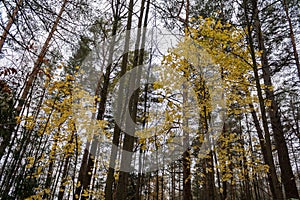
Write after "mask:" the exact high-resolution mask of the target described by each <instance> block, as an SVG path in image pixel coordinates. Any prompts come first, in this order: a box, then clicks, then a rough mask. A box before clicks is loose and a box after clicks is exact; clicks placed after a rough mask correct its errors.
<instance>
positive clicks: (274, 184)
mask: <svg viewBox="0 0 300 200" xmlns="http://www.w3.org/2000/svg"><path fill="white" fill-rule="evenodd" d="M243 4H244V5H243V6H244V12H245V13H244V14H245V19H246V23H247V31H248V43H249V46H250V53H251V59H252V62H253V66H252V67H253V72H254V76H255V85H256V89H257V96H258V99H259V105H260V110H261V115H262V122H263V128H264V132H265V142H266V144H265V149H266V150H265V151H266V152H265V154H266V158H265V159H266V160H265V163H266V164H267V165H268V166H269V173H270V174H269V175H268V179H269V184H270V188H271V192H272V195H273V198H274V199H283V194H282V189H281V185H280V183H279V181H278V178H277V174H276V168H275V165H274V159H273V155H272V149H271V138H270V131H269V126H268V120H267V115H266V108H265V103H264V99H263V94H262V89H261V85H260V81H259V75H258V67H257V61H256V56H255V49H254V43H253V38H252V31H251V26H252V24H251V23H250V20H249V16H248V12H249V10H248V5H247V1H246V0H244V1H243ZM252 116H253V115H252ZM256 128H257V130H258V131H259V129H258V128H259V127H258V126H256ZM260 142H261V141H260ZM263 146H264V145H263ZM263 146H262V150H264V148H263Z"/></svg>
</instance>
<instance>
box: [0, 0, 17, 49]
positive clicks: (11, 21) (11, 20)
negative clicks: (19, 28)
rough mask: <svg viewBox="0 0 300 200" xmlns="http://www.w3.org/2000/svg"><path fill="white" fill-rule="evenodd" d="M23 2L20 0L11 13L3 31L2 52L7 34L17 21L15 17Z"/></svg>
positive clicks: (0, 45)
mask: <svg viewBox="0 0 300 200" xmlns="http://www.w3.org/2000/svg"><path fill="white" fill-rule="evenodd" d="M22 3H23V0H19V1H18V2H17V4H16V7H15V9H14V11H13V13H12V14H11V15H9V20H8V22H7V24H6V27H5V30H4V31H3V33H2V36H1V39H0V52H2V48H3V45H4V43H5V40H6V38H7V35H8V33H9V30H10V28H11V26H12V25H13V23H14V21H15V18H16V16H17V14H18V12H19V9H20V7H21V5H22Z"/></svg>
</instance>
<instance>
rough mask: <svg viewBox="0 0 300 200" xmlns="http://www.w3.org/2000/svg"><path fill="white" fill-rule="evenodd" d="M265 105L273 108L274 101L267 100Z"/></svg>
mask: <svg viewBox="0 0 300 200" xmlns="http://www.w3.org/2000/svg"><path fill="white" fill-rule="evenodd" d="M265 105H266V106H267V107H271V105H272V100H268V99H267V100H265Z"/></svg>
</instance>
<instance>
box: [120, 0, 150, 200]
mask: <svg viewBox="0 0 300 200" xmlns="http://www.w3.org/2000/svg"><path fill="white" fill-rule="evenodd" d="M149 3H150V0H148V3H147V9H146V13H145V19H144V26H143V27H144V29H143V34H142V32H141V31H142V30H141V28H142V24H143V16H144V9H145V8H144V7H145V0H142V1H141V10H140V16H139V21H138V32H137V40H136V44H135V51H134V60H133V67H136V66H138V65H142V64H143V63H144V46H145V39H146V27H147V22H148V13H149V8H150V4H149ZM130 9H131V7H130V6H129V10H130ZM132 9H133V5H132ZM131 17H132V16H131ZM128 22H129V15H128ZM130 27H131V21H130ZM127 28H128V26H127ZM127 30H128V29H127ZM141 34H142V35H141ZM140 78H141V71H140V69H139V70H138V71H137V73H136V74H134V73H133V75H132V76H131V77H130V82H129V87H130V88H135V86H136V85H140ZM138 98H139V89H137V90H136V91H135V92H134V93H133V97H132V100H131V101H129V111H130V115H131V117H132V121H133V122H134V123H136V118H137V105H138ZM125 120H126V121H127V120H131V119H127V118H126V119H125ZM127 124H129V123H127V122H126V124H125V125H126V126H127ZM129 126H130V125H129ZM129 130H130V133H131V134H134V132H135V130H134V127H132V126H130V127H129ZM134 141H135V138H134V136H133V135H129V134H127V133H125V136H124V142H123V151H122V158H121V172H120V176H119V181H118V187H117V194H116V197H117V199H124V198H126V195H124V194H127V186H128V177H129V172H126V171H122V169H125V168H129V167H130V164H131V159H132V158H131V154H130V153H131V152H132V151H133V146H134ZM128 152H130V153H129V154H130V155H128Z"/></svg>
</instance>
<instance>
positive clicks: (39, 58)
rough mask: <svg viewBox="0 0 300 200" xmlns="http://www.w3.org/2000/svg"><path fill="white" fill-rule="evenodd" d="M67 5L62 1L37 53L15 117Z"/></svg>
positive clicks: (65, 1)
mask: <svg viewBox="0 0 300 200" xmlns="http://www.w3.org/2000/svg"><path fill="white" fill-rule="evenodd" d="M67 3H68V0H64V1H63V4H62V6H61V8H60V11H59V13H58V15H57V17H56V19H55V22H54V24H53V26H52V28H51V31H50V33H49V34H48V37H47V39H46V41H45V43H44V45H43V47H42V50H41V52H40V53H39V55H38V58H37V60H36V61H35V63H34V66H33V70H32V72H31V74H30V75H29V77H28V80H27V82H26V83H25V87H24V90H23V92H22V95H21V98H20V99H19V104H18V106H17V108H16V115H17V116H18V115H20V113H21V110H22V108H23V106H24V104H25V102H26V99H27V97H28V94H29V92H30V89H31V87H32V84H33V81H34V79H35V78H36V76H37V74H38V72H39V71H40V67H41V66H42V64H43V62H44V58H45V55H46V53H47V51H48V47H49V44H50V41H51V39H52V38H53V36H54V33H55V31H56V30H57V26H58V24H59V21H60V19H61V16H62V14H63V12H64V10H65V7H66V5H67Z"/></svg>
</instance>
